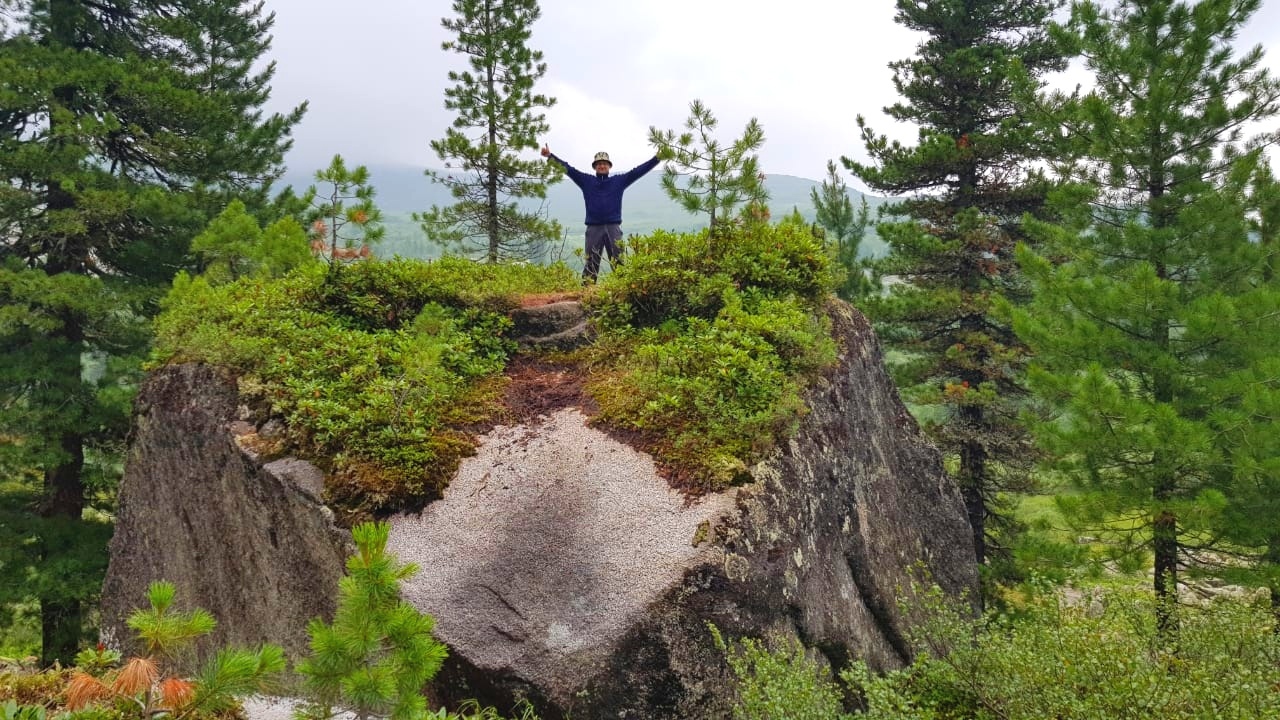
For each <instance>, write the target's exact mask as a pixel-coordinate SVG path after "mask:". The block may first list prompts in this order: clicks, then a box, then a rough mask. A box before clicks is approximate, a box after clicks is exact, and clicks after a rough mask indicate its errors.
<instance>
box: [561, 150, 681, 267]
mask: <svg viewBox="0 0 1280 720" xmlns="http://www.w3.org/2000/svg"><path fill="white" fill-rule="evenodd" d="M542 157H549V158H551V159H552V160H555V161H556V162H558V163H560V164H561V165H562V166H563V167H564V171H565V174H567V175H568V176H569V179H570V180H572V181H573V184H574V185H577V186H578V187H579V188H581V189H582V199H583V201H585V202H586V205H587V218H586V224H587V239H586V252H587V264H586V267H584V268H583V269H582V280H583V282H587V283H593V282H595V281H596V275H597V274H598V273H599V272H600V253H601V252H607V253H609V264H610V265H611V266H612V267H615V268H616V267H618V265H620V264H622V246H621V245H620V244H619V243H620V242H621V241H622V193H623V191H625V190H626V189H627V188H628V187H630V185H631V183H633V182H635V181H637V180H639V179H640V178H642V177H644V174H645V173H647V172H649V171H650V170H652V169H654V168H655V167H657V165H658V156H657V155H654V156H653V157H652V158H651V159H649V160H647V161H645V162H644V163H641V164H640V165H637V166H636V167H634V168H632V169H631V170H628V171H626V172H624V173H622V174H621V175H610V174H609V170H610V169H611V168H612V167H613V161H611V160H610V159H609V153H607V152H598V153H596V156H595V158H594V159H593V160H592V161H591V167H592V169H593V170H595V171H596V174H595V175H588V174H587V173H584V172H582V171H581V170H578V169H577V168H575V167H573V166H572V165H570V164H569V163H567V162H565V161H564V160H561V159H560V158H558V157H556V156H555V154H554V153H552V152H551V150H549V149H547V146H546V145H543V146H542Z"/></svg>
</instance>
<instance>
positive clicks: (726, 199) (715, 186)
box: [649, 100, 769, 234]
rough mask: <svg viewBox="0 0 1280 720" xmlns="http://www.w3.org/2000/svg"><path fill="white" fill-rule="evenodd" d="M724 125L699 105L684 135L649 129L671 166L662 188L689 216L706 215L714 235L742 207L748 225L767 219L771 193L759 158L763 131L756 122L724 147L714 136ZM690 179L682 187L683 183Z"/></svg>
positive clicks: (665, 170) (691, 106)
mask: <svg viewBox="0 0 1280 720" xmlns="http://www.w3.org/2000/svg"><path fill="white" fill-rule="evenodd" d="M719 124H720V121H719V120H717V119H716V116H715V115H713V114H712V113H711V111H710V110H709V109H707V107H706V106H705V105H703V104H702V101H701V100H694V101H693V102H692V103H690V104H689V117H688V119H687V120H685V131H684V132H682V133H680V134H679V135H677V134H676V132H675V131H674V130H665V131H664V130H658V129H657V128H656V127H650V128H649V144H650V145H653V146H654V148H656V149H657V151H658V157H660V158H662V159H664V160H666V161H667V164H666V165H664V166H663V168H662V181H661V182H662V189H663V190H664V191H665V192H666V193H667V195H668V196H669V197H670V198H671V199H672V200H675V201H676V202H677V203H679V204H680V206H681V207H682V208H684V209H685V211H686V212H688V213H689V214H691V215H698V214H702V213H705V214H706V215H707V216H708V217H709V218H710V225H709V226H710V228H711V232H712V233H713V234H714V233H716V232H719V231H720V229H722V228H721V227H720V226H722V225H724V223H726V222H728V221H730V220H731V219H732V218H733V213H734V210H736V209H737V208H738V207H739V206H741V207H742V208H743V210H744V213H743V219H744V220H745V221H747V222H754V221H761V220H767V219H768V207H767V204H768V201H769V192H768V190H766V189H765V186H764V173H762V172H761V171H760V158H759V157H758V156H757V155H756V154H755V153H756V151H757V150H759V149H760V147H761V146H762V145H764V129H763V128H761V127H760V123H759V122H757V121H756V119H755V118H751V120H749V121H748V122H747V126H746V127H745V128H743V130H742V136H741V137H739V138H737V139H736V140H734V141H733V142H731V143H729V144H728V145H724V144H722V143H721V142H720V140H719V139H717V138H716V137H715V130H716V127H717V126H718V125H719ZM681 177H686V178H687V179H686V180H685V182H684V185H683V186H681V184H680V178H681Z"/></svg>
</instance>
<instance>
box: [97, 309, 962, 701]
mask: <svg viewBox="0 0 1280 720" xmlns="http://www.w3.org/2000/svg"><path fill="white" fill-rule="evenodd" d="M832 314H833V319H834V325H835V330H836V333H837V335H838V336H839V337H840V339H841V345H842V348H843V349H842V358H841V363H840V365H839V367H838V368H837V369H836V370H835V371H833V372H832V373H831V374H829V375H828V376H827V377H826V378H825V379H823V380H822V381H820V382H819V383H818V384H817V386H816V387H814V388H813V390H812V391H811V394H810V402H809V407H810V412H809V413H808V414H807V415H806V416H805V418H804V419H803V420H802V422H801V426H800V430H799V433H798V434H797V436H796V437H795V438H794V439H793V440H791V441H790V442H788V443H786V444H785V445H784V446H783V447H781V448H780V449H778V450H777V451H775V452H774V453H773V455H772V456H771V457H769V458H767V459H766V460H765V461H763V462H761V463H759V464H758V465H757V466H756V467H755V468H753V469H752V475H753V477H754V482H752V483H750V484H747V485H744V486H741V487H738V488H735V489H734V490H732V491H729V492H726V493H721V494H716V495H712V496H708V497H703V498H699V499H693V500H690V499H686V498H684V497H682V496H681V495H679V494H678V493H676V492H674V491H673V490H671V489H670V487H669V486H668V485H667V483H666V481H665V480H663V479H662V478H661V476H660V475H659V474H658V471H657V469H656V468H655V467H654V465H653V462H652V460H651V458H649V456H648V455H646V454H644V453H642V452H638V451H636V450H634V449H632V448H630V447H628V446H626V445H624V444H622V443H620V442H618V441H616V440H614V439H612V438H610V437H609V436H607V435H605V434H604V433H602V432H600V431H598V430H596V429H594V428H592V427H591V426H590V425H589V424H588V419H587V417H586V416H585V415H584V414H583V413H582V412H581V411H580V409H579V408H575V407H565V408H561V409H558V410H554V411H550V412H548V413H547V414H545V415H543V416H542V417H540V418H539V419H536V420H533V421H529V422H526V423H524V424H521V425H517V426H514V427H498V428H496V429H494V430H493V431H491V432H490V433H488V434H487V435H485V436H484V437H483V438H481V445H480V448H479V450H478V453H477V455H476V456H475V457H473V458H470V459H468V460H466V461H464V463H463V465H462V467H461V468H460V469H459V472H458V474H457V476H456V477H455V479H454V480H453V482H452V484H451V485H450V486H449V487H448V488H447V489H446V490H445V493H444V497H443V498H442V499H441V500H438V501H437V502H435V503H432V504H431V505H429V506H428V507H427V508H426V510H425V511H424V512H423V513H421V514H420V515H416V516H397V517H394V518H392V526H393V530H392V537H391V541H390V542H391V546H392V548H391V549H392V550H393V551H394V552H396V554H397V555H399V556H400V557H401V558H402V559H404V560H406V561H412V562H416V563H418V564H419V565H420V567H421V568H422V570H421V572H420V573H419V574H418V575H417V576H416V577H415V578H413V579H412V580H411V581H410V582H409V584H407V585H406V588H405V596H406V598H407V599H408V600H409V601H410V602H412V603H414V604H415V605H416V606H417V607H419V608H420V609H422V610H424V611H427V612H429V613H431V614H432V615H434V616H435V618H436V621H437V622H436V629H437V634H438V635H439V636H440V638H441V639H442V640H444V641H445V642H447V643H448V644H449V646H450V652H451V657H450V660H449V661H448V662H447V664H446V667H445V669H444V671H442V673H441V675H440V676H438V677H437V679H436V681H435V683H434V684H433V685H432V687H431V688H429V693H430V694H431V695H432V696H433V697H434V698H436V699H438V700H441V701H446V702H448V701H453V700H457V699H462V698H470V697H474V698H477V699H479V700H481V702H483V703H485V704H494V705H497V706H499V707H500V708H505V707H506V706H509V704H510V703H512V702H514V701H515V700H517V699H520V698H525V699H529V700H531V701H532V702H533V703H534V705H535V707H536V708H537V710H538V711H539V713H540V715H541V716H542V717H543V718H546V719H548V720H555V719H556V718H564V717H573V718H646V719H659V718H721V717H728V716H729V715H730V702H731V698H730V692H731V681H730V678H729V675H728V669H727V667H726V665H725V662H724V660H723V658H722V656H721V654H720V652H719V651H718V650H717V649H716V648H715V647H714V645H713V643H712V639H711V636H710V633H709V632H708V629H707V623H714V624H715V625H716V626H717V627H718V628H720V630H721V631H722V632H723V634H724V635H725V636H727V637H729V638H736V637H741V636H753V637H760V636H765V635H781V636H784V637H790V638H795V639H798V640H800V641H801V642H802V643H804V645H805V646H806V647H808V648H810V649H812V650H813V653H814V655H815V657H820V658H825V659H826V660H827V661H828V662H829V663H831V664H832V665H833V666H837V667H843V666H844V665H846V664H847V663H848V661H849V660H851V659H854V658H862V659H866V660H867V661H868V662H870V663H871V664H872V665H874V666H879V667H892V666H897V665H900V664H901V663H902V662H904V661H905V660H906V659H907V656H908V648H907V646H906V643H905V641H904V635H905V632H906V630H907V627H908V623H909V621H910V618H908V617H906V616H905V615H904V614H903V612H902V611H901V610H900V608H899V606H898V602H897V601H898V598H899V593H900V592H902V591H903V589H904V588H908V587H909V586H910V584H911V581H912V580H913V579H914V577H915V575H914V568H915V567H916V566H917V565H920V566H923V567H924V569H925V570H926V571H927V573H928V574H929V576H930V578H931V579H932V580H933V581H934V582H937V583H938V584H939V585H941V586H942V587H943V588H944V589H945V590H946V591H948V592H951V593H959V592H961V591H965V590H970V591H972V590H976V585H977V574H976V566H975V563H974V556H973V551H972V546H971V544H970V542H971V541H970V533H969V527H968V523H967V521H966V519H965V513H964V508H963V504H962V502H961V499H960V496H959V493H958V492H957V491H956V489H955V488H954V486H953V485H952V484H951V483H950V482H949V481H948V480H947V478H946V476H945V475H944V474H943V471H942V464H941V460H940V457H939V455H938V453H937V451H936V450H934V449H933V448H932V446H930V445H929V444H928V443H927V442H925V441H924V440H923V439H922V438H921V436H920V434H919V431H918V429H917V427H916V424H915V422H914V420H912V418H911V417H910V415H909V414H908V413H907V411H906V409H905V407H904V406H903V405H902V403H901V401H900V400H899V399H898V396H897V393H896V391H895V390H894V388H893V386H892V384H891V382H890V380H889V378H888V376H887V374H886V373H885V371H884V368H883V362H882V359H881V355H880V350H879V347H878V345H877V343H876V341H875V338H874V335H873V334H872V332H871V330H870V327H869V326H868V325H867V323H866V321H865V320H864V319H863V318H862V317H861V316H860V315H858V314H857V313H856V312H855V311H853V310H852V309H851V308H849V307H848V306H847V305H845V304H843V303H837V304H836V305H835V306H834V307H833V308H832ZM201 373H203V374H205V375H209V376H211V375H212V373H211V372H210V371H207V370H195V369H177V370H166V371H164V372H162V373H160V374H159V375H157V376H156V377H155V378H153V379H152V380H151V382H150V383H149V384H148V386H147V389H146V391H145V392H144V395H143V400H142V403H141V405H140V408H141V410H142V413H141V415H140V418H139V430H138V432H137V433H136V437H135V442H134V449H133V452H132V453H131V463H130V469H129V471H128V476H129V479H127V480H126V485H125V490H124V492H125V494H126V497H125V498H124V500H122V512H121V519H120V523H121V524H120V527H119V529H118V530H117V539H116V541H114V542H113V546H112V553H113V558H112V566H111V571H110V577H109V579H108V583H107V589H106V595H107V596H108V597H107V600H108V605H109V606H111V607H119V606H120V605H121V600H120V599H119V598H120V596H121V595H122V593H124V592H125V590H126V589H127V590H128V593H132V594H133V596H136V591H137V590H138V589H139V588H141V586H142V585H144V584H145V581H146V580H147V579H150V578H151V577H158V576H159V575H157V573H159V572H160V571H161V570H168V571H170V574H169V575H167V577H168V579H171V580H175V581H177V582H179V584H180V585H183V584H185V583H186V582H187V581H188V580H191V581H193V582H195V581H199V582H202V583H204V584H203V585H201V587H203V588H206V590H204V591H203V592H212V591H213V590H212V588H213V587H215V586H217V587H221V588H222V591H221V592H222V593H223V595H227V596H238V595H241V594H244V595H249V594H252V593H260V592H261V590H260V589H259V588H253V587H250V586H249V585H251V584H252V583H254V582H259V583H263V584H269V585H271V586H273V587H274V588H277V590H276V591H274V592H273V593H271V594H272V596H273V597H274V598H275V602H281V601H282V600H283V597H284V595H286V594H288V593H289V592H298V593H299V596H298V597H297V598H295V602H297V603H302V602H304V601H305V602H315V601H316V600H317V599H318V598H319V596H321V595H323V594H324V593H329V594H330V595H331V594H332V593H333V592H334V582H335V581H336V567H337V565H336V556H337V555H339V554H342V553H343V552H345V545H344V542H345V541H344V540H343V539H342V537H341V535H340V534H339V533H337V532H336V531H334V530H332V529H331V528H330V527H328V526H326V525H325V522H326V520H325V514H324V511H323V508H320V507H318V506H316V505H315V504H314V503H313V502H312V501H311V499H310V498H309V497H306V493H305V491H303V490H301V489H298V488H297V487H296V486H295V485H291V484H289V483H287V482H285V481H280V480H275V481H268V479H267V478H271V477H272V476H271V475H270V473H267V472H266V470H265V468H261V467H258V466H257V465H256V464H255V463H254V462H252V461H251V460H250V459H249V458H248V457H247V456H246V455H245V453H244V452H242V451H240V450H238V449H237V448H236V443H235V441H234V438H233V431H232V430H230V429H228V428H229V427H230V424H231V423H232V422H233V421H234V418H232V417H231V416H232V415H233V410H234V393H233V391H232V390H231V389H230V385H223V386H222V389H221V390H220V391H218V392H213V391H210V390H201V387H202V386H201V385H200V383H198V382H194V379H195V378H194V376H195V375H198V374H201ZM205 381H207V382H211V380H209V379H206V380H205ZM170 414H172V417H170ZM196 416H200V417H201V418H203V419H201V420H199V421H196V420H195V419H194V418H195V417H196ZM184 418H188V419H186V420H184ZM184 422H185V423H186V424H187V426H188V427H189V429H183V430H179V429H178V427H179V426H181V425H183V423H184ZM162 425H163V426H165V427H164V428H163V429H162V428H161V427H159V426H162ZM242 444H243V443H242ZM159 456H162V457H159ZM197 468H198V470H197ZM277 475H282V473H280V472H277ZM190 485H199V486H201V487H203V486H208V487H209V488H210V492H218V493H224V494H226V495H229V496H234V497H228V498H224V499H214V498H212V497H208V498H206V499H204V500H203V501H201V502H199V504H196V505H192V504H191V498H190V497H189V495H190V493H189V492H184V490H186V488H187V486H190ZM264 487H268V488H270V489H269V490H264V489H263V488H264ZM295 496H297V497H299V498H301V499H305V500H306V502H305V503H304V502H298V503H295V504H292V505H285V504H282V503H284V502H285V499H286V498H291V497H295ZM152 498H155V499H154V500H153V499H152ZM260 504H266V505H267V507H266V508H263V507H259V505H260ZM143 506H145V508H146V509H145V510H143V509H142V508H143ZM126 510H128V512H126ZM197 510H204V511H205V512H207V513H209V514H215V513H216V514H220V515H221V514H224V513H225V515H224V516H223V517H222V518H221V519H219V520H217V521H214V520H211V519H210V520H206V521H203V522H189V523H187V524H184V523H182V522H180V521H178V520H176V519H175V520H167V519H166V517H165V516H173V517H180V516H193V515H194V513H195V512H196V511H197ZM272 532H274V533H275V537H276V539H277V543H278V545H279V547H281V548H285V547H289V548H297V549H298V550H299V552H302V551H304V550H305V552H307V553H314V555H313V562H314V564H315V566H316V567H321V566H323V567H324V568H326V570H325V572H326V573H329V574H325V575H324V577H323V578H321V577H320V575H322V574H324V573H321V572H319V571H317V573H316V577H315V579H314V580H313V581H311V582H308V583H300V582H299V580H300V578H299V575H300V573H299V572H297V570H296V569H295V568H297V567H300V566H301V564H302V562H301V560H300V559H299V558H297V557H293V558H291V559H289V560H286V559H285V558H283V557H279V566H278V567H276V566H275V560H274V559H273V560H272V561H271V562H266V561H265V558H266V556H265V555H259V556H258V557H259V558H260V559H261V561H257V562H255V561H251V557H253V556H252V553H253V552H254V551H255V550H254V548H256V552H258V553H262V552H263V548H262V547H258V546H260V545H262V544H264V542H265V543H266V545H267V546H268V548H274V547H275V546H273V545H272V544H271V543H270V542H269V541H268V538H267V536H269V535H270V534H271V533H272ZM295 533H298V534H299V535H300V536H302V537H305V538H307V539H305V540H304V539H301V537H295V535H294V534H295ZM227 534H232V535H243V536H246V537H251V538H254V540H252V541H249V542H247V543H243V544H238V545H234V546H230V547H227V549H226V550H225V551H222V552H221V554H219V552H218V551H217V550H216V549H215V548H217V547H218V543H220V542H223V539H222V537H219V536H224V535H227ZM326 542H327V543H329V544H328V545H325V543H326ZM160 548H163V549H164V552H163V553H161V552H159V550H158V549H160ZM176 554H183V555H186V557H184V558H173V557H170V556H173V555H176ZM158 555H163V556H164V557H163V558H160V557H157V556H158ZM117 556H118V557H117ZM272 557H273V558H275V557H276V556H272ZM144 560H145V561H144ZM290 563H292V564H290ZM183 572H185V573H188V574H187V575H183V574H182V573H183ZM201 576H203V577H201ZM254 597H255V598H256V597H258V596H257V595H254ZM201 598H202V596H201ZM202 599H203V598H202ZM128 600H129V601H130V602H132V601H134V597H132V596H131V597H129V598H128ZM329 602H331V601H329ZM261 603H262V601H261V600H256V599H255V600H254V601H252V602H248V603H246V602H242V603H239V604H238V605H236V604H234V603H232V602H223V603H222V605H221V607H222V608H223V609H224V612H227V613H229V614H225V615H224V614H219V619H220V621H221V622H222V623H223V626H228V625H230V626H233V627H234V628H235V632H236V633H238V634H239V635H240V636H241V637H255V638H259V639H268V638H269V639H274V640H276V641H278V642H284V643H285V644H286V645H287V646H288V647H290V648H291V649H296V648H298V643H297V638H299V637H304V636H303V635H301V632H302V629H301V628H302V624H303V623H304V622H305V617H303V616H304V615H306V613H299V612H296V611H290V612H276V613H265V614H264V613H263V612H260V611H259V608H258V607H255V606H254V605H255V604H261ZM211 609H214V608H211ZM217 612H218V610H216V609H215V613H217ZM312 614H314V613H312ZM120 617H121V615H120V613H119V611H114V612H113V613H112V614H110V615H109V619H110V620H111V622H113V623H115V624H114V625H112V624H110V623H108V627H119V622H120V620H119V618H120Z"/></svg>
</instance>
